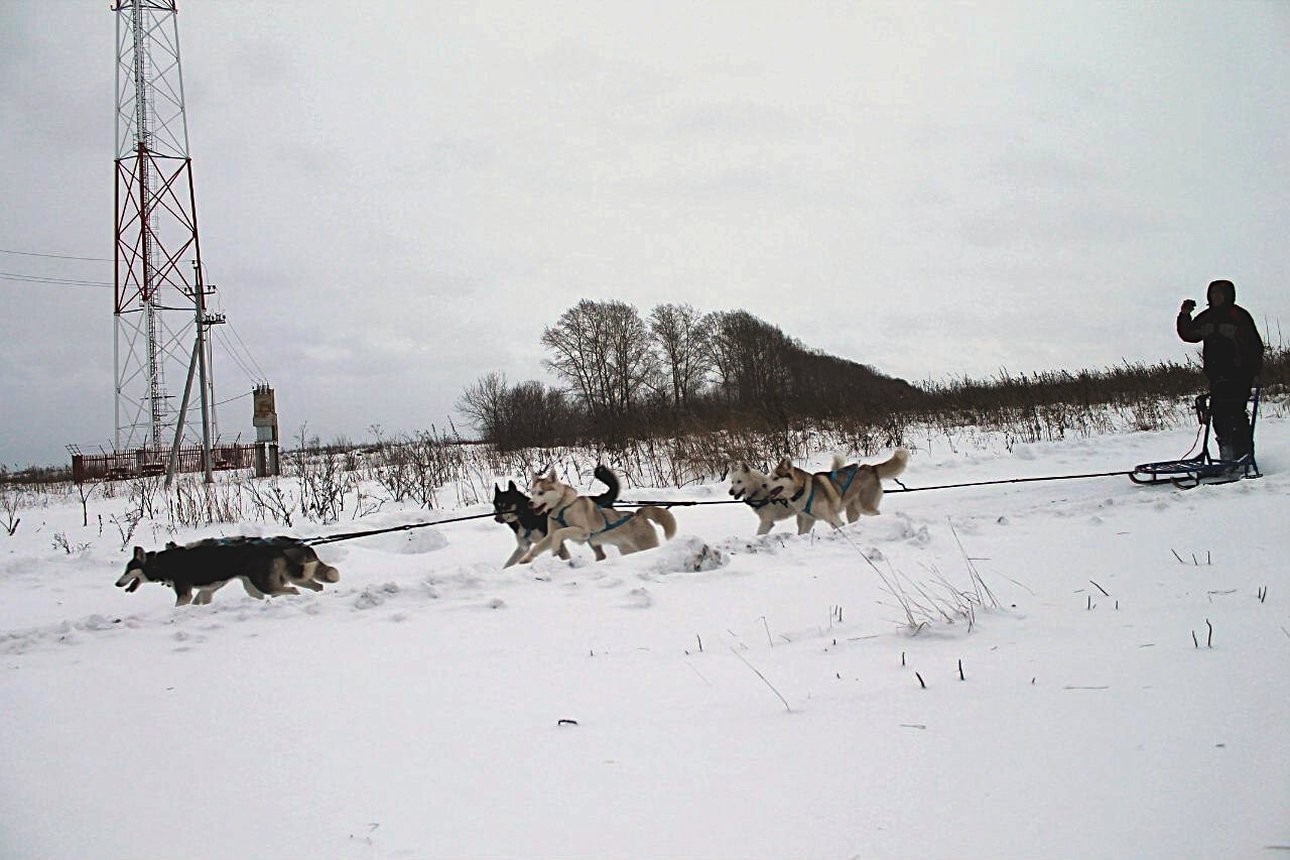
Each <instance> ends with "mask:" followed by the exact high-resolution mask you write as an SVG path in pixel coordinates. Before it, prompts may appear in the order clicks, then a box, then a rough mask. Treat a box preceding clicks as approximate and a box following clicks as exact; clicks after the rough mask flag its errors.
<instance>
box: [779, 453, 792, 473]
mask: <svg viewBox="0 0 1290 860" xmlns="http://www.w3.org/2000/svg"><path fill="white" fill-rule="evenodd" d="M775 468H777V469H781V470H783V471H785V472H787V471H789V470H791V469H792V468H793V461H792V460H790V459H789V458H788V457H785V458H784V459H782V460H780V461H779V465H778V466H776V467H775Z"/></svg>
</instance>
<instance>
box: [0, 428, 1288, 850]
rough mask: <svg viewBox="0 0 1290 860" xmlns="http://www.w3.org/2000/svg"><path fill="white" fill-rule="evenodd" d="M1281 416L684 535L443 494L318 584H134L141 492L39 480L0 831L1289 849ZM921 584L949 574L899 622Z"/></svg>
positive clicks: (136, 843)
mask: <svg viewBox="0 0 1290 860" xmlns="http://www.w3.org/2000/svg"><path fill="white" fill-rule="evenodd" d="M1193 430H1194V428H1181V429H1178V430H1173V431H1165V432H1158V433H1132V434H1125V435H1115V436H1106V437H1101V438H1095V439H1090V440H1078V441H1075V440H1072V441H1066V442H1060V443H1052V444H1039V445H1029V446H1021V447H1016V448H1014V449H1013V450H1012V451H1007V450H1004V448H1003V447H1002V446H1000V445H991V444H989V443H988V442H982V443H980V444H977V445H973V446H965V445H964V444H959V445H957V446H954V447H955V448H957V450H952V449H951V446H950V445H949V444H948V442H947V441H946V440H944V439H941V440H937V439H932V440H931V443H930V446H929V445H928V443H927V442H923V443H922V444H917V443H916V444H915V445H914V446H913V448H914V455H913V458H912V460H911V463H910V467H909V470H908V471H907V472H906V474H905V476H904V477H903V479H902V480H903V481H904V482H905V483H906V484H907V485H908V486H909V487H920V486H932V485H939V484H947V483H960V482H970V481H983V480H991V479H998V478H1012V477H1025V476H1041V475H1062V474H1076V473H1086V472H1104V471H1114V470H1120V469H1128V468H1130V467H1132V466H1133V465H1134V464H1135V463H1139V462H1143V461H1146V460H1154V459H1166V458H1170V457H1174V456H1178V455H1181V454H1182V453H1184V452H1185V451H1186V450H1187V448H1188V446H1189V445H1190V443H1191V441H1192V437H1193ZM1259 442H1260V458H1259V459H1260V463H1261V465H1262V467H1263V470H1264V472H1265V473H1266V475H1267V476H1266V477H1264V478H1263V479H1261V480H1247V481H1242V482H1240V483H1236V484H1232V485H1227V486H1206V487H1201V488H1198V489H1194V490H1190V491H1182V490H1178V489H1175V488H1173V487H1139V486H1135V485H1132V484H1131V483H1130V482H1129V481H1128V479H1127V478H1124V477H1112V478H1096V479H1083V480H1072V481H1056V482H1042V483H1025V484H1006V485H996V486H985V487H972V488H962V489H949V490H937V491H927V492H909V493H890V494H889V495H888V496H887V498H886V500H885V501H884V505H883V515H882V516H880V517H877V518H866V519H863V520H861V521H860V522H858V523H856V524H854V525H850V526H848V527H847V528H845V529H843V530H842V531H840V532H831V530H830V529H828V528H827V526H824V525H820V526H817V529H816V534H815V535H813V536H808V537H797V536H796V535H795V534H793V531H794V530H793V529H792V528H791V523H781V524H780V525H778V526H777V527H776V530H775V531H774V532H772V533H771V534H770V535H768V536H766V537H763V538H756V537H753V534H754V531H755V529H756V525H757V521H756V518H755V517H754V515H753V514H752V513H750V512H749V510H748V509H747V508H745V507H743V506H742V505H738V504H720V505H707V506H701V507H682V508H676V509H674V510H675V512H676V516H677V519H678V521H679V526H680V531H679V534H678V535H677V537H676V539H675V540H673V541H672V542H670V543H669V544H667V545H666V546H664V547H663V548H661V549H659V550H654V551H650V552H646V553H641V554H638V555H635V556H630V557H619V556H617V555H616V554H615V553H614V552H613V551H612V550H611V551H610V558H609V559H608V560H607V561H606V562H603V563H599V564H596V563H593V562H592V560H591V558H592V557H591V553H590V552H589V551H588V550H587V548H585V547H573V548H572V552H573V555H574V560H573V562H572V563H565V562H561V561H559V560H557V559H554V558H552V557H550V556H547V557H544V558H542V559H540V560H539V561H538V562H537V563H535V564H533V565H531V566H528V567H515V568H510V569H507V570H501V569H500V565H501V563H502V562H503V561H504V560H505V559H506V557H507V556H508V555H509V553H510V552H511V549H512V546H513V541H512V538H511V535H510V532H509V530H507V529H506V528H504V527H503V526H500V525H497V524H496V523H494V522H492V520H491V519H477V520H473V521H468V522H460V523H453V524H445V525H441V526H436V527H433V528H425V529H419V530H416V531H408V532H400V533H394V534H389V535H383V536H379V537H371V538H365V539H360V540H354V541H349V542H344V543H337V544H332V545H328V546H323V547H320V548H319V552H320V555H322V557H323V558H324V559H325V560H327V561H328V562H330V563H332V564H335V565H336V566H338V567H339V568H340V571H341V580H340V582H339V583H338V584H337V585H335V586H328V588H327V590H326V591H324V592H322V593H321V594H313V593H304V594H302V595H300V596H298V597H283V598H276V599H272V600H268V601H255V600H252V599H250V598H249V597H247V596H246V595H245V593H244V592H243V591H242V589H241V587H240V586H238V585H236V584H234V585H231V586H229V587H228V588H226V589H224V590H223V591H221V592H219V593H218V594H216V595H215V599H214V602H213V604H211V605H210V606H204V607H203V606H187V607H182V608H174V607H173V603H174V594H173V592H171V591H170V590H169V589H166V588H164V587H163V586H160V585H151V584H148V585H144V586H142V587H141V588H140V589H139V590H138V591H137V592H135V593H133V594H126V593H124V591H123V590H121V589H117V588H115V587H114V586H113V583H114V581H115V580H116V578H117V577H118V576H119V575H120V573H121V571H122V569H123V566H124V563H125V560H126V555H127V553H126V552H123V551H122V548H121V545H120V544H121V541H120V537H119V535H118V534H116V533H115V532H114V531H113V530H111V529H110V528H109V529H108V530H106V531H103V532H100V529H99V526H98V522H97V517H98V516H102V517H103V520H104V521H105V522H106V521H108V519H109V516H110V515H111V514H113V513H114V512H117V509H118V508H120V507H121V506H122V505H123V504H124V501H123V500H121V499H116V500H104V499H101V498H93V499H91V500H90V502H89V516H90V522H91V526H90V527H88V528H83V527H82V526H81V510H80V503H79V501H78V500H76V499H75V498H73V499H71V500H69V501H68V502H67V503H65V504H64V503H63V502H62V501H61V500H60V501H58V502H57V503H56V504H51V505H50V506H48V507H44V508H30V509H26V510H23V511H21V512H20V515H21V517H22V522H21V524H20V526H19V528H18V530H17V532H16V533H15V534H14V535H12V536H7V535H5V534H4V532H3V531H0V661H2V662H0V707H2V708H3V713H4V731H3V733H0V856H2V857H6V858H7V857H13V858H96V860H109V858H238V859H239V860H245V859H246V858H403V857H406V858H422V857H424V858H732V860H734V858H741V860H746V858H838V860H842V859H843V858H912V857H918V858H956V860H957V859H958V858H1013V857H1015V858H1069V857H1097V858H1169V860H1180V859H1181V858H1197V860H1202V858H1203V860H1214V858H1227V860H1230V859H1231V858H1262V857H1275V856H1290V853H1288V852H1290V576H1288V575H1287V564H1288V559H1290V535H1288V534H1287V529H1286V525H1287V498H1288V496H1287V493H1288V491H1290V478H1288V477H1287V476H1288V475H1290V421H1287V420H1286V419H1284V418H1270V419H1268V420H1265V421H1264V422H1263V425H1262V426H1261V427H1260V440H1259ZM886 453H887V452H874V455H873V457H872V458H870V459H876V458H877V457H879V456H885V455H886ZM823 462H824V460H821V461H820V464H822V463H823ZM820 464H817V465H820ZM508 477H513V478H515V479H517V481H521V482H523V481H524V479H525V477H526V476H523V475H513V476H499V478H500V479H501V480H502V482H503V483H504V481H505V479H506V478H508ZM598 490H599V488H598V486H597V489H596V491H598ZM725 491H726V486H725V485H724V484H711V485H705V486H699V487H687V488H685V489H683V490H676V489H666V488H646V489H640V488H627V489H625V490H624V491H623V494H622V495H623V498H625V499H640V498H646V497H648V498H669V499H687V500H720V499H725V498H726V495H725ZM114 506H115V507H114ZM483 510H485V509H484V508H483V507H476V508H470V509H465V510H462V511H440V512H435V513H433V514H427V513H426V512H424V511H421V512H418V511H412V510H406V511H395V510H391V509H390V508H389V507H387V508H385V509H384V510H382V511H381V512H380V514H379V515H375V516H372V517H369V518H367V519H365V520H363V521H360V522H358V523H355V522H352V521H351V522H341V523H338V524H336V525H334V526H331V527H328V528H327V529H320V528H318V527H314V526H311V525H308V524H306V525H304V526H302V527H299V528H297V529H296V530H295V533H296V534H300V535H315V534H319V533H320V532H323V531H327V530H330V531H334V532H344V531H352V530H355V529H360V528H377V527H381V526H387V525H394V524H398V523H401V522H417V521H420V520H421V519H422V518H424V517H427V516H430V517H436V518H438V517H448V516H453V515H461V514H471V513H479V512H482V511H483ZM282 531H284V530H282V529H274V528H272V527H268V526H265V525H263V524H247V525H245V526H240V527H235V528H225V529H223V530H220V529H207V530H205V531H202V532H200V533H199V532H190V533H180V534H178V535H170V534H167V533H166V532H164V531H158V530H155V529H150V528H149V527H148V525H147V524H144V525H143V526H141V527H140V528H139V531H138V533H137V534H136V536H135V540H134V541H133V542H135V543H141V544H144V545H145V546H147V547H148V548H150V549H159V548H160V547H161V545H162V544H163V543H164V542H165V541H166V540H168V539H172V538H173V539H176V540H179V541H181V542H183V541H188V540H192V539H194V538H196V537H202V536H208V535H215V534H266V533H267V534H274V533H280V532H282ZM59 536H61V537H62V538H63V539H64V541H65V544H66V545H65V546H64V545H62V542H60V541H59ZM69 550H70V552H69ZM696 568H699V569H697V570H696ZM973 571H975V572H976V574H977V577H978V578H977V579H974V578H973V574H972V572H973ZM884 581H886V582H887V583H893V584H895V585H896V587H897V591H898V592H899V593H898V594H896V595H893V594H892V593H890V592H889V591H887V590H885V588H884ZM983 585H984V587H985V588H988V589H989V592H986V591H984V590H983V589H982V586H983ZM990 593H992V594H993V596H994V598H996V599H997V603H998V605H997V606H995V605H993V603H994V601H991V600H990ZM902 597H903V599H904V600H905V601H908V602H910V603H911V604H918V603H922V604H924V605H927V606H929V607H932V608H936V607H940V608H947V607H957V608H958V609H961V610H963V613H962V614H956V613H955V612H953V611H952V612H950V613H949V614H950V619H948V620H947V619H945V618H939V619H936V620H935V621H934V622H933V623H929V624H927V625H924V626H922V627H921V629H920V630H919V631H918V632H917V633H915V632H914V631H912V630H911V629H910V628H909V626H908V623H907V622H908V616H907V615H906V612H905V609H904V608H903V606H902V600H901V598H902ZM960 670H961V673H962V674H961V675H960Z"/></svg>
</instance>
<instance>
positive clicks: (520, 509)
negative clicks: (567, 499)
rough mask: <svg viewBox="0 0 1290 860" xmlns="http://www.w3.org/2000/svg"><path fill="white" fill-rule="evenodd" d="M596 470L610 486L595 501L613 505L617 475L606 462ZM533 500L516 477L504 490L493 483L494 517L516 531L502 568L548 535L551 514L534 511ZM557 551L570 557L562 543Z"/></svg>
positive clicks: (615, 497)
mask: <svg viewBox="0 0 1290 860" xmlns="http://www.w3.org/2000/svg"><path fill="white" fill-rule="evenodd" d="M594 474H595V476H596V480H597V481H600V482H601V483H602V484H604V485H605V486H607V487H608V488H609V489H607V490H605V491H604V492H603V493H601V494H600V495H598V496H596V497H594V498H593V499H592V501H594V502H595V503H596V504H597V505H599V506H600V507H602V508H612V507H613V504H614V502H616V501H618V488H619V485H618V476H617V475H615V474H614V473H613V472H611V471H610V470H609V469H608V468H607V467H606V466H603V465H597V466H596V470H595V472H594ZM531 503H532V500H531V499H530V498H529V497H528V496H526V495H525V494H524V492H523V491H522V490H520V488H519V487H516V486H515V482H514V481H509V482H507V485H506V489H505V490H503V489H501V488H500V487H498V486H497V485H496V484H493V519H494V520H496V521H497V522H499V523H503V524H505V525H507V526H510V529H511V531H512V532H514V533H515V551H514V552H512V553H511V556H510V558H508V559H506V564H504V565H502V567H503V569H505V568H508V567H510V566H511V565H513V564H515V563H516V562H517V561H519V560H520V557H521V556H523V555H524V553H526V552H528V551H529V549H530V548H531V547H532V546H533V544H535V543H537V542H538V541H540V540H542V538H544V537H546V534H547V525H548V522H549V517H547V516H545V515H542V516H539V515H538V514H536V513H534V511H533V506H532V504H531ZM558 555H559V556H560V558H563V559H568V558H569V551H568V550H567V549H565V548H564V547H560V551H559V553H558Z"/></svg>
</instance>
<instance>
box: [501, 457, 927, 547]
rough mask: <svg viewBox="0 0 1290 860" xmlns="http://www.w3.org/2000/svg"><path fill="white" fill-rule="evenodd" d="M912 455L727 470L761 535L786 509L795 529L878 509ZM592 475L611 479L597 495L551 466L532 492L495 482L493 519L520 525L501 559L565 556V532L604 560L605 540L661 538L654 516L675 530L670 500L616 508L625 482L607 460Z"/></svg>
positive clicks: (630, 542)
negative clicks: (817, 468)
mask: <svg viewBox="0 0 1290 860" xmlns="http://www.w3.org/2000/svg"><path fill="white" fill-rule="evenodd" d="M908 463H909V451H908V450H907V449H905V448H897V449H896V451H895V453H894V454H892V455H891V457H890V458H888V459H887V460H885V461H883V462H881V463H877V464H867V463H850V464H848V463H846V462H845V461H844V460H843V458H842V457H840V456H837V455H835V456H834V459H833V468H832V469H830V470H829V471H827V472H808V471H806V470H804V469H800V468H798V467H797V466H794V465H793V463H792V461H791V460H789V459H788V458H787V457H786V458H784V459H783V460H781V461H780V462H779V464H778V465H777V466H776V467H775V469H774V470H773V471H772V472H771V473H770V474H769V475H767V474H765V473H763V472H761V471H758V470H757V469H755V468H753V467H752V466H750V465H749V464H748V463H737V464H735V465H733V466H732V467H731V470H730V491H729V492H730V495H731V496H733V497H734V498H735V499H738V500H740V501H742V502H744V504H746V505H748V507H750V508H751V509H752V510H753V511H754V512H755V513H756V514H757V518H758V520H759V521H760V525H759V526H758V528H757V534H759V535H764V534H766V533H767V532H769V531H770V530H771V529H772V528H774V527H775V523H777V522H779V521H780V520H786V519H788V518H789V517H795V518H796V520H797V533H798V534H806V533H807V532H809V531H810V530H811V529H813V528H814V527H815V522H816V520H823V521H824V522H826V523H828V524H829V525H831V526H833V527H834V528H839V529H840V528H842V526H843V525H844V523H843V520H842V517H843V515H844V514H845V515H846V521H847V522H850V523H854V522H855V521H856V520H858V519H859V518H860V517H861V515H867V516H876V515H877V514H878V513H879V510H878V508H879V505H880V504H881V503H882V495H883V487H882V482H883V480H889V479H892V478H895V477H897V476H899V475H901V474H902V473H904V471H905V466H906V465H907V464H908ZM595 476H596V479H597V480H599V481H600V482H601V483H603V484H605V485H606V486H607V487H608V489H607V490H606V491H605V492H603V493H601V494H600V495H599V496H595V497H592V496H585V495H580V494H579V493H578V491H577V490H576V489H574V488H573V487H571V486H569V485H568V484H565V483H562V482H561V481H559V480H557V479H556V477H555V470H554V469H552V470H550V471H549V472H548V473H546V474H542V473H538V474H537V475H535V476H534V478H533V486H532V492H533V495H532V497H531V498H530V497H529V496H526V495H525V494H524V493H523V492H522V491H521V490H520V489H519V488H518V487H516V486H515V482H514V481H511V482H509V483H508V484H507V487H506V489H505V490H502V489H501V488H499V487H498V486H497V485H495V484H494V485H493V511H494V519H496V520H497V522H499V523H505V524H506V525H508V526H510V528H511V530H512V531H513V532H514V533H515V551H514V552H512V553H511V556H510V558H508V559H507V560H506V564H504V565H503V567H510V566H511V565H513V564H516V563H518V564H528V563H529V562H531V561H533V559H535V558H537V557H538V556H539V555H541V554H542V553H543V552H546V551H548V550H550V551H551V552H553V553H555V554H557V555H559V556H560V557H561V558H566V559H567V558H568V557H569V554H568V550H567V549H566V548H565V546H564V542H565V541H568V540H572V541H575V542H578V543H586V544H588V545H589V546H590V547H591V549H592V551H593V552H594V553H595V554H596V560H597V561H603V560H604V558H605V551H604V549H603V547H604V545H606V544H608V545H610V546H614V547H616V548H617V549H618V551H619V552H620V553H621V554H623V555H627V554H629V553H633V552H639V551H640V550H643V549H653V548H654V547H656V546H658V545H659V539H658V533H657V532H656V531H655V530H654V527H653V525H652V524H657V525H658V526H660V527H661V528H662V529H663V537H664V539H665V540H667V539H671V538H672V536H673V535H674V534H676V519H675V518H674V517H673V516H672V514H671V512H669V511H668V510H667V509H666V508H662V507H659V506H657V505H644V506H642V507H640V508H637V509H636V510H635V511H634V512H624V511H621V510H617V509H615V508H614V507H613V504H614V502H615V501H617V499H618V491H619V487H620V485H619V482H618V478H617V476H615V475H614V473H613V472H611V471H610V470H609V469H607V468H605V467H604V466H597V467H596V471H595Z"/></svg>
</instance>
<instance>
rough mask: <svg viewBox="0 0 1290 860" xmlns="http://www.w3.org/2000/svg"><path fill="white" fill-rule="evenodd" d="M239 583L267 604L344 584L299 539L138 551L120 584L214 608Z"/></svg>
mask: <svg viewBox="0 0 1290 860" xmlns="http://www.w3.org/2000/svg"><path fill="white" fill-rule="evenodd" d="M235 579H240V580H242V586H243V587H244V588H245V589H246V593H247V594H249V595H251V596H252V597H255V598H258V599H262V598H264V597H265V596H266V595H277V594H299V593H300V592H299V591H298V590H297V589H296V588H295V587H294V586H297V585H299V586H302V587H304V588H308V589H311V590H313V591H322V590H323V586H322V584H323V583H324V582H338V581H339V580H340V571H338V570H336V568H334V567H332V566H330V565H328V564H325V563H324V562H323V561H321V560H320V559H319V558H318V554H317V553H316V552H314V549H313V547H311V546H308V545H307V544H305V543H302V542H301V541H299V540H297V539H296V538H290V537H267V538H260V537H231V538H208V539H206V540H199V541H197V542H196V543H190V544H188V545H187V546H179V545H177V544H174V543H168V544H166V548H165V549H163V550H161V551H159V552H145V551H144V549H143V547H140V546H136V547H135V548H134V556H133V557H132V558H131V559H130V561H129V563H128V564H126V566H125V573H123V574H122V575H121V578H120V579H118V580H117V581H116V584H117V587H118V588H124V589H125V590H126V591H134V590H135V589H136V588H138V587H139V585H140V583H144V582H159V583H162V584H164V585H168V586H170V587H171V588H173V589H175V605H176V606H184V605H186V604H188V603H193V602H195V603H197V604H198V605H201V604H206V603H210V602H211V595H213V594H214V593H215V592H216V591H219V590H220V589H221V588H223V587H224V586H226V585H228V584H229V583H230V582H232V581H233V580H235ZM194 589H196V590H197V599H196V600H195V601H194V600H193V590H194Z"/></svg>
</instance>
